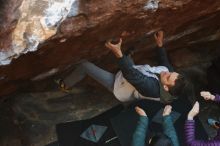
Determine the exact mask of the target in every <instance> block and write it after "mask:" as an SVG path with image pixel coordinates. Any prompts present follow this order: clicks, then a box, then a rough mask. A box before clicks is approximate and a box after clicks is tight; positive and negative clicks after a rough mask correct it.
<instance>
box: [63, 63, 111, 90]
mask: <svg viewBox="0 0 220 146" xmlns="http://www.w3.org/2000/svg"><path fill="white" fill-rule="evenodd" d="M86 75H88V76H90V77H92V78H93V79H94V80H96V81H97V82H99V83H100V84H101V85H103V86H104V87H106V88H107V89H108V90H109V91H110V92H113V89H114V82H115V75H114V74H112V73H110V72H108V71H105V70H103V69H101V68H100V67H98V66H96V65H94V64H93V63H91V62H88V61H85V62H83V63H80V64H79V65H78V66H77V68H76V69H75V70H74V71H73V72H72V73H71V74H70V75H68V76H67V77H66V78H65V79H64V80H63V81H64V83H65V85H66V86H67V87H72V86H74V85H75V84H76V83H78V82H79V81H81V80H82V79H83V78H84V77H85V76H86Z"/></svg>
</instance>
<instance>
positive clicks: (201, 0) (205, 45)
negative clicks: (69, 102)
mask: <svg viewBox="0 0 220 146" xmlns="http://www.w3.org/2000/svg"><path fill="white" fill-rule="evenodd" d="M219 20H220V1H217V0H215V1H210V0H196V1H195V0H107V1H105V2H103V0H47V1H46V0H38V1H36V0H33V1H30V0H23V1H22V0H7V1H4V0H0V65H1V66H0V88H1V91H0V95H1V96H2V95H6V94H9V93H12V92H14V91H17V90H18V89H20V88H25V87H28V86H29V85H30V84H32V83H34V82H37V81H39V80H44V79H47V78H49V77H50V76H52V75H55V74H57V73H60V72H63V71H65V70H66V69H68V67H70V65H72V64H74V63H76V62H78V61H79V60H81V59H90V60H93V61H95V62H97V63H98V64H100V65H103V66H106V67H107V66H108V67H109V68H110V69H111V68H112V61H111V60H110V59H112V56H111V55H109V52H108V51H107V50H106V49H105V48H104V42H105V41H106V40H107V39H109V38H112V37H116V36H122V37H123V40H124V42H123V43H124V45H123V49H124V50H126V48H128V47H131V46H135V47H136V48H137V51H136V55H135V58H136V60H137V62H138V63H144V62H147V61H151V62H153V59H151V58H152V55H153V51H152V50H153V48H154V47H155V44H154V41H153V39H152V33H154V32H155V31H157V30H159V29H163V30H165V32H166V40H165V41H166V46H167V48H168V51H169V54H170V58H171V61H172V62H173V64H174V66H176V67H185V66H190V65H193V64H198V63H204V62H208V61H209V60H211V59H212V58H213V57H215V56H217V55H219V53H220V51H219V49H218V46H219V39H220V21H219Z"/></svg>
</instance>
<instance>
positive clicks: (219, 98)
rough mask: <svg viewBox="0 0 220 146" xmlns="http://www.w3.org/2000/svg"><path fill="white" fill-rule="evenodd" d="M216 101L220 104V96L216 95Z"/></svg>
mask: <svg viewBox="0 0 220 146" xmlns="http://www.w3.org/2000/svg"><path fill="white" fill-rule="evenodd" d="M214 101H215V102H217V103H220V95H218V94H216V95H215V99H214Z"/></svg>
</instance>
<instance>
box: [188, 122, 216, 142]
mask: <svg viewBox="0 0 220 146" xmlns="http://www.w3.org/2000/svg"><path fill="white" fill-rule="evenodd" d="M184 130H185V139H186V145H187V146H220V141H217V140H196V139H195V121H194V120H186V122H185V126H184Z"/></svg>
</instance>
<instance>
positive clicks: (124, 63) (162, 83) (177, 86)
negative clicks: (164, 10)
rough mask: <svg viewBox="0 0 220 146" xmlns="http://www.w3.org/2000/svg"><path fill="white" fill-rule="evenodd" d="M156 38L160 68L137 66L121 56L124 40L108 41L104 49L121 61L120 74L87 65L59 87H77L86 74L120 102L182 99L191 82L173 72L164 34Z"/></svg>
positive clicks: (168, 101)
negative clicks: (113, 42)
mask: <svg viewBox="0 0 220 146" xmlns="http://www.w3.org/2000/svg"><path fill="white" fill-rule="evenodd" d="M154 38H155V41H156V44H157V46H158V48H157V50H158V60H159V64H160V65H161V66H157V67H150V66H149V65H147V64H146V65H134V64H133V61H132V60H131V58H130V57H127V56H125V55H123V54H122V51H121V44H122V39H120V41H119V42H118V43H117V44H112V42H111V41H107V42H106V44H105V46H106V47H107V48H108V49H109V50H111V52H113V54H114V55H115V56H116V58H117V59H118V66H119V68H120V71H119V72H118V73H117V74H116V75H114V74H112V73H110V72H107V71H105V70H103V69H101V68H99V67H97V66H95V65H94V64H92V63H90V62H88V61H85V62H82V63H80V64H79V65H78V67H77V68H76V69H75V70H74V71H73V72H72V73H71V74H70V75H69V76H68V77H67V78H65V79H64V80H61V81H60V82H59V83H60V85H62V86H63V87H65V89H66V88H69V87H72V86H73V85H75V84H76V83H77V82H79V81H80V80H82V79H83V78H84V77H85V75H86V74H87V75H89V76H91V77H92V78H93V79H95V80H96V81H98V82H99V83H100V84H102V85H103V86H104V87H106V88H107V89H108V90H109V91H111V92H113V93H114V95H115V96H116V98H117V99H118V100H120V101H121V102H126V101H131V100H133V99H150V100H156V101H161V102H163V103H170V102H172V101H173V100H174V99H176V98H177V97H174V96H178V95H180V94H181V93H182V91H183V89H184V88H185V87H187V84H188V80H186V78H185V77H184V76H183V75H180V74H179V73H177V72H173V68H172V66H171V65H170V63H169V61H168V58H167V55H166V51H165V49H164V48H163V31H159V32H157V33H155V34H154Z"/></svg>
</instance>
